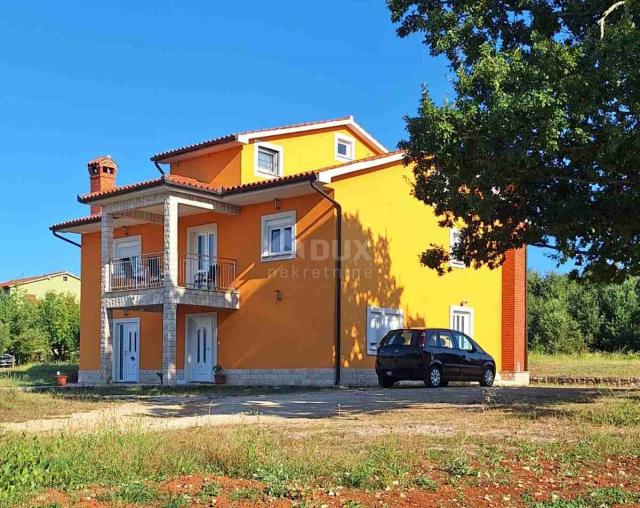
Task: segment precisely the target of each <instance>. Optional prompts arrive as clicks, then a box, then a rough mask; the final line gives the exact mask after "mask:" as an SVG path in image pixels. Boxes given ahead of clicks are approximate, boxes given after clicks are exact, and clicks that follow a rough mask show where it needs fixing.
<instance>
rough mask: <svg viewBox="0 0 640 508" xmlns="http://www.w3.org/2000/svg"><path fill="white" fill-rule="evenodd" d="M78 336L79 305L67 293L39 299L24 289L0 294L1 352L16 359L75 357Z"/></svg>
mask: <svg viewBox="0 0 640 508" xmlns="http://www.w3.org/2000/svg"><path fill="white" fill-rule="evenodd" d="M79 340H80V306H79V305H78V302H77V300H76V298H75V297H74V296H73V295H71V294H68V293H55V292H48V293H47V294H46V295H45V296H44V297H43V298H42V299H39V300H35V299H32V298H29V297H27V295H26V294H25V293H24V292H21V291H12V292H11V293H9V294H6V293H2V294H0V353H11V354H13V355H14V356H15V357H16V358H17V359H18V361H20V362H24V361H49V360H61V361H62V360H74V359H75V358H77V355H78V347H79Z"/></svg>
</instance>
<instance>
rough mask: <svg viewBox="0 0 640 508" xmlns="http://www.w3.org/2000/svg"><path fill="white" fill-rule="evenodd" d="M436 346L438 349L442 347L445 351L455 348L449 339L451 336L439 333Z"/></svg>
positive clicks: (447, 333) (446, 333)
mask: <svg viewBox="0 0 640 508" xmlns="http://www.w3.org/2000/svg"><path fill="white" fill-rule="evenodd" d="M438 345H439V346H440V347H444V348H447V349H454V348H455V347H456V346H455V344H454V343H453V339H452V338H451V334H450V333H449V332H440V339H439V340H438Z"/></svg>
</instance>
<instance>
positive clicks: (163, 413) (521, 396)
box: [0, 386, 598, 432]
mask: <svg viewBox="0 0 640 508" xmlns="http://www.w3.org/2000/svg"><path fill="white" fill-rule="evenodd" d="M597 394H598V392H597V390H595V389H585V388H551V387H526V388H492V389H483V388H480V387H477V386H457V387H455V386H454V387H449V388H442V389H437V390H429V389H426V388H423V387H413V386H406V387H405V386H402V387H398V388H394V389H389V390H383V389H377V388H367V389H330V390H320V391H317V390H316V391H309V392H294V393H281V394H268V395H246V396H220V395H216V396H170V395H169V396H149V397H140V398H138V399H136V400H133V401H118V402H114V403H113V404H112V405H110V406H109V407H108V408H106V409H98V410H93V411H87V412H81V413H73V414H71V415H66V416H64V417H55V418H48V419H38V420H29V421H26V422H19V423H4V424H0V428H2V429H4V430H8V431H18V432H47V431H62V430H69V431H75V432H83V431H93V430H97V429H99V428H102V429H104V428H105V427H109V428H127V429H132V428H136V429H142V430H160V429H177V428H186V427H193V426H201V425H229V424H236V423H254V422H260V423H263V424H265V423H269V424H278V423H285V422H286V423H294V422H295V423H303V424H304V423H305V422H309V421H318V420H322V419H330V418H335V417H347V418H363V417H367V416H369V417H370V416H374V417H375V416H376V415H380V414H387V413H390V412H397V411H404V410H411V411H415V410H423V411H424V410H427V411H428V410H442V409H447V408H457V409H466V410H470V411H474V410H475V411H477V410H481V409H482V407H483V406H485V405H486V404H488V403H490V404H492V405H496V404H499V405H518V404H520V405H522V404H536V405H539V404H542V405H544V404H553V403H555V402H560V401H565V402H566V401H567V400H571V401H574V402H580V401H587V400H589V399H592V398H593V397H596V396H597Z"/></svg>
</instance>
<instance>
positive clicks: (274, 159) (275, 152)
mask: <svg viewBox="0 0 640 508" xmlns="http://www.w3.org/2000/svg"><path fill="white" fill-rule="evenodd" d="M255 152H256V157H255V174H256V175H257V176H268V177H272V178H273V177H278V176H282V147H281V146H278V145H272V144H271V143H256V146H255Z"/></svg>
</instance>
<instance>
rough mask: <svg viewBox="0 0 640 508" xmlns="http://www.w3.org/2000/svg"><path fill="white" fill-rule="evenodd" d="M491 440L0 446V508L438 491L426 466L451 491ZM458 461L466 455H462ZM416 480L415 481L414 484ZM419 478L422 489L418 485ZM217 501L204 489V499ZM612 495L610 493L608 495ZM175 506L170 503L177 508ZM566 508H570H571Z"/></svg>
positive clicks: (253, 430) (591, 438)
mask: <svg viewBox="0 0 640 508" xmlns="http://www.w3.org/2000/svg"><path fill="white" fill-rule="evenodd" d="M493 443H495V440H494V439H492V438H488V437H487V438H482V437H475V438H471V437H469V436H466V435H459V436H455V437H438V439H436V440H434V439H433V436H430V435H396V436H394V435H383V436H377V437H370V438H367V439H363V438H362V436H355V435H352V436H350V437H346V436H345V434H344V433H341V432H336V433H327V432H326V431H325V432H319V433H311V434H306V433H305V435H297V436H296V435H295V434H294V435H291V434H289V433H287V432H282V429H278V428H270V427H258V426H255V425H241V426H235V427H228V428H207V427H202V428H194V429H184V430H175V431H164V432H142V431H141V430H140V431H138V430H135V429H133V430H131V431H129V432H115V431H103V432H100V433H97V434H55V435H38V436H31V437H28V436H21V435H6V436H4V437H0V506H11V505H16V504H18V505H20V504H21V503H22V504H24V503H26V502H27V499H28V498H29V497H30V496H32V495H34V494H36V493H37V492H40V491H42V490H45V489H47V488H53V489H56V490H60V491H63V492H68V493H72V492H74V491H77V490H79V489H83V488H86V487H90V486H102V487H103V488H104V489H106V491H108V494H103V495H104V496H106V497H108V499H110V500H113V501H119V502H123V503H145V502H150V501H151V500H153V499H159V501H161V502H164V501H165V500H166V497H165V494H163V495H162V496H161V497H160V498H158V497H157V489H156V488H155V487H154V486H153V485H152V484H154V483H156V484H157V483H159V482H161V481H163V480H164V479H167V478H171V477H175V476H179V475H189V474H216V475H223V476H228V477H234V478H243V479H247V480H259V481H261V482H262V483H263V484H264V485H265V487H264V489H254V488H247V489H242V490H240V491H236V492H235V494H232V496H233V497H234V498H235V499H236V500H241V499H242V500H249V501H251V502H255V499H257V496H258V494H259V496H260V498H262V497H264V496H270V497H272V498H277V497H281V498H289V499H300V498H302V497H303V495H304V492H305V489H307V490H308V489H310V488H323V489H336V488H339V487H347V488H355V489H362V490H372V491H384V490H385V489H387V488H410V487H418V488H421V489H425V490H434V489H437V488H438V484H437V483H435V482H433V481H432V480H430V479H429V478H428V477H426V476H424V472H425V461H427V462H428V463H431V464H433V467H434V468H435V470H436V471H440V472H441V473H440V474H444V475H446V478H447V479H448V481H450V482H451V483H455V484H459V483H460V482H477V481H479V479H480V474H481V472H483V471H484V472H487V471H492V470H494V469H495V466H494V464H493V459H492V457H485V455H484V453H483V450H485V449H487V447H488V446H492V444H493ZM501 446H502V447H503V451H504V453H505V454H506V453H511V454H512V456H513V457H516V458H517V459H516V460H518V461H521V462H522V463H526V464H532V463H535V462H536V461H537V460H538V458H544V459H545V460H554V461H556V462H558V463H559V464H566V465H567V467H568V466H571V467H572V468H576V470H577V469H578V468H579V467H580V465H584V464H587V463H590V462H589V461H594V460H602V461H605V460H607V459H610V458H611V457H616V456H634V455H635V456H638V455H640V436H638V435H636V436H635V437H633V436H632V435H616V434H611V433H609V434H603V435H602V437H601V438H599V437H598V435H594V434H590V435H587V436H585V438H584V439H583V440H581V441H578V442H576V443H570V442H565V441H563V440H560V441H554V442H552V443H539V442H530V441H526V442H522V443H521V442H519V441H514V440H511V439H509V438H504V439H502V440H501ZM462 453H464V454H465V455H464V456H463V455H461V454H462ZM418 473H419V474H418ZM420 475H422V479H421V480H419V482H418V481H417V480H416V478H418V477H420ZM217 493H218V489H217V488H216V487H215V486H211V487H210V488H209V487H207V490H206V492H205V494H204V495H205V496H206V497H209V498H210V497H214V496H216V495H217ZM610 494H611V493H610ZM181 502H182V498H180V496H178V497H175V498H171V499H169V500H168V501H167V503H173V504H172V505H173V506H180V503H181ZM569 506H570V505H569Z"/></svg>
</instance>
